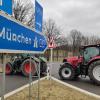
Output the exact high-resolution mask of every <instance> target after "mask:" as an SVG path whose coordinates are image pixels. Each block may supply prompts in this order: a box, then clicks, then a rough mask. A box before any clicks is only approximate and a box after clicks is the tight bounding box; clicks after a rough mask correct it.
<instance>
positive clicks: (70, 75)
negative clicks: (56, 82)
mask: <svg viewBox="0 0 100 100" xmlns="http://www.w3.org/2000/svg"><path fill="white" fill-rule="evenodd" d="M59 76H60V78H61V79H63V80H73V79H75V70H74V69H73V68H72V66H71V65H70V64H64V65H62V66H61V67H60V69H59Z"/></svg>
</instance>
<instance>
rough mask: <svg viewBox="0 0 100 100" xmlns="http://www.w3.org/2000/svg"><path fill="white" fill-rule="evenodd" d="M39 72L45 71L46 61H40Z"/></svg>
mask: <svg viewBox="0 0 100 100" xmlns="http://www.w3.org/2000/svg"><path fill="white" fill-rule="evenodd" d="M40 72H41V74H43V73H46V72H47V63H44V62H41V66H40Z"/></svg>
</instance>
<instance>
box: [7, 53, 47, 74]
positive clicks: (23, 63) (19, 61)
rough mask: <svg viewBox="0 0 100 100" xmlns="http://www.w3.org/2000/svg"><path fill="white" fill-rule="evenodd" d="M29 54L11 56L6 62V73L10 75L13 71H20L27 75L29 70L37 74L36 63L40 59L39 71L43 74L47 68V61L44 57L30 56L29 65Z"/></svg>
mask: <svg viewBox="0 0 100 100" xmlns="http://www.w3.org/2000/svg"><path fill="white" fill-rule="evenodd" d="M30 56H31V55H27V54H20V55H16V56H14V57H13V58H12V60H11V62H8V63H7V64H6V75H11V74H13V73H17V72H21V73H22V74H23V75H24V76H29V73H30V72H31V73H32V75H35V74H37V72H38V64H39V61H40V73H41V74H44V73H46V70H47V61H46V59H45V58H44V57H39V58H37V57H35V56H31V59H32V60H31V67H30Z"/></svg>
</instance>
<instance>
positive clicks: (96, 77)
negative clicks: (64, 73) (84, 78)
mask: <svg viewBox="0 0 100 100" xmlns="http://www.w3.org/2000/svg"><path fill="white" fill-rule="evenodd" d="M88 75H89V77H90V80H91V81H92V82H93V83H95V84H97V85H100V60H99V61H95V62H93V63H92V64H91V65H90V66H89V69H88Z"/></svg>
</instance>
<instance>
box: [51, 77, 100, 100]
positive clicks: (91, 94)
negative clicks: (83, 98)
mask: <svg viewBox="0 0 100 100" xmlns="http://www.w3.org/2000/svg"><path fill="white" fill-rule="evenodd" d="M52 79H53V80H54V81H56V82H59V83H61V84H62V85H65V86H67V87H70V88H72V89H74V90H76V91H79V92H81V93H83V94H85V95H88V96H91V97H94V98H97V99H100V96H99V95H97V94H94V93H91V92H88V91H86V90H83V89H80V88H78V87H75V86H73V85H70V84H68V83H65V82H63V81H60V80H58V79H56V78H54V77H52Z"/></svg>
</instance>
